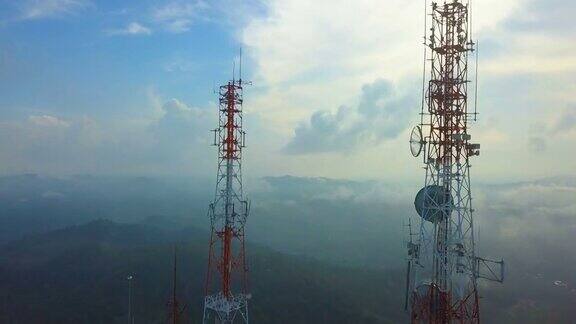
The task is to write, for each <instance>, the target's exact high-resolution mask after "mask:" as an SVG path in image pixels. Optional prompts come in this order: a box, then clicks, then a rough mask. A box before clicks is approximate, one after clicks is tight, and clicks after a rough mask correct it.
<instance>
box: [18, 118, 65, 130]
mask: <svg viewBox="0 0 576 324" xmlns="http://www.w3.org/2000/svg"><path fill="white" fill-rule="evenodd" d="M28 120H29V121H30V122H31V123H32V124H34V125H37V126H42V127H55V128H66V127H69V126H70V124H69V123H68V122H66V121H64V120H62V119H59V118H58V117H54V116H49V115H40V116H30V117H28Z"/></svg>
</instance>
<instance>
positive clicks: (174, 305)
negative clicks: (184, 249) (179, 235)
mask: <svg viewBox="0 0 576 324" xmlns="http://www.w3.org/2000/svg"><path fill="white" fill-rule="evenodd" d="M177 256H178V253H177V247H176V245H174V264H173V267H172V296H171V297H170V301H169V302H168V308H169V315H168V323H171V324H178V323H180V315H181V314H182V312H183V311H184V310H183V309H180V302H179V301H178V295H177V290H176V287H177V285H178V278H177V267H178V257H177Z"/></svg>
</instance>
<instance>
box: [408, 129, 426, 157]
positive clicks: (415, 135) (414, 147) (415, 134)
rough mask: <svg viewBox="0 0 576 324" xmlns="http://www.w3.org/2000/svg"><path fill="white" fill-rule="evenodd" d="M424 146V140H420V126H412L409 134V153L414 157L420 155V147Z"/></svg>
mask: <svg viewBox="0 0 576 324" xmlns="http://www.w3.org/2000/svg"><path fill="white" fill-rule="evenodd" d="M423 146H424V139H423V138H422V129H421V128H420V126H414V128H412V133H411V134H410V152H411V153H412V155H413V156H414V157H417V156H418V155H420V152H422V147H423Z"/></svg>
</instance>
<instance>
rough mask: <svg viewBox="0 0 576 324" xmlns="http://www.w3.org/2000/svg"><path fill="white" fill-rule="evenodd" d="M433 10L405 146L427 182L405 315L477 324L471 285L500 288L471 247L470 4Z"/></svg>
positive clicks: (496, 271) (475, 149)
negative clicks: (423, 75) (414, 120)
mask: <svg viewBox="0 0 576 324" xmlns="http://www.w3.org/2000/svg"><path fill="white" fill-rule="evenodd" d="M431 9H432V12H431V13H430V14H429V19H430V20H431V28H430V30H429V34H428V35H427V37H425V39H426V47H427V50H426V53H427V55H426V56H428V53H429V58H427V57H426V56H425V62H430V67H429V69H430V71H429V72H430V79H429V80H428V83H427V86H426V87H425V90H424V91H423V93H424V94H423V103H422V111H421V116H422V117H421V122H420V125H419V126H416V127H415V128H414V129H413V130H412V135H411V139H410V148H411V151H412V154H413V155H414V156H418V155H420V153H421V152H423V153H424V154H423V156H424V163H425V169H426V177H425V183H424V187H423V188H422V189H421V190H420V191H419V192H418V194H417V195H416V199H415V202H414V204H415V207H416V211H417V213H418V215H419V216H420V218H419V221H418V223H419V224H418V226H417V228H418V231H417V233H412V228H411V229H410V242H409V243H408V255H409V258H408V271H407V286H406V308H407V309H409V312H410V318H411V322H412V323H479V322H480V311H479V302H478V300H479V296H478V286H477V279H478V278H486V279H490V280H494V281H500V282H501V281H502V280H503V271H504V270H503V269H504V263H503V262H502V261H498V262H497V261H493V260H488V259H484V258H479V257H477V256H476V247H475V241H474V223H473V217H472V213H473V211H474V210H473V209H472V194H471V191H470V173H469V170H470V163H469V159H470V158H471V157H473V156H476V155H479V149H480V145H479V144H472V143H471V142H470V140H471V136H470V135H469V133H468V125H469V122H470V121H473V120H475V118H476V112H475V111H474V112H470V111H469V105H468V102H469V100H468V99H469V97H468V85H469V83H470V81H469V78H468V56H469V54H470V53H472V52H474V51H475V43H474V42H473V41H472V39H471V36H470V34H471V33H470V30H471V25H470V23H469V18H470V17H469V14H470V5H469V3H468V2H466V0H446V1H444V2H442V3H437V2H433V3H432V8H431ZM427 16H428V15H427ZM425 71H426V70H425ZM423 131H425V135H423V134H422V132H423ZM410 224H412V223H410ZM413 236H414V237H415V238H414V239H412V237H413Z"/></svg>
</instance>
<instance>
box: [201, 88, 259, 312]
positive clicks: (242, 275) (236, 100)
mask: <svg viewBox="0 0 576 324" xmlns="http://www.w3.org/2000/svg"><path fill="white" fill-rule="evenodd" d="M242 91H243V85H242V78H241V77H240V78H239V79H238V80H234V78H233V79H232V80H231V81H229V82H228V83H227V84H226V85H223V86H220V88H219V123H218V128H217V129H215V130H213V131H214V145H215V146H217V147H218V175H217V180H216V194H215V198H214V201H213V202H212V203H211V204H210V208H209V211H208V214H209V217H210V221H211V236H210V252H209V255H208V272H207V276H206V286H205V297H204V313H203V320H202V321H203V323H237V322H241V323H248V300H249V299H250V295H249V294H248V293H247V271H248V268H247V264H246V254H245V245H244V238H245V235H244V226H245V224H246V219H247V217H248V214H249V210H250V207H249V204H248V202H247V201H246V200H244V198H243V193H242V149H243V148H244V147H245V138H246V136H245V135H246V133H245V132H244V130H243V129H242V103H243V99H242Z"/></svg>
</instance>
